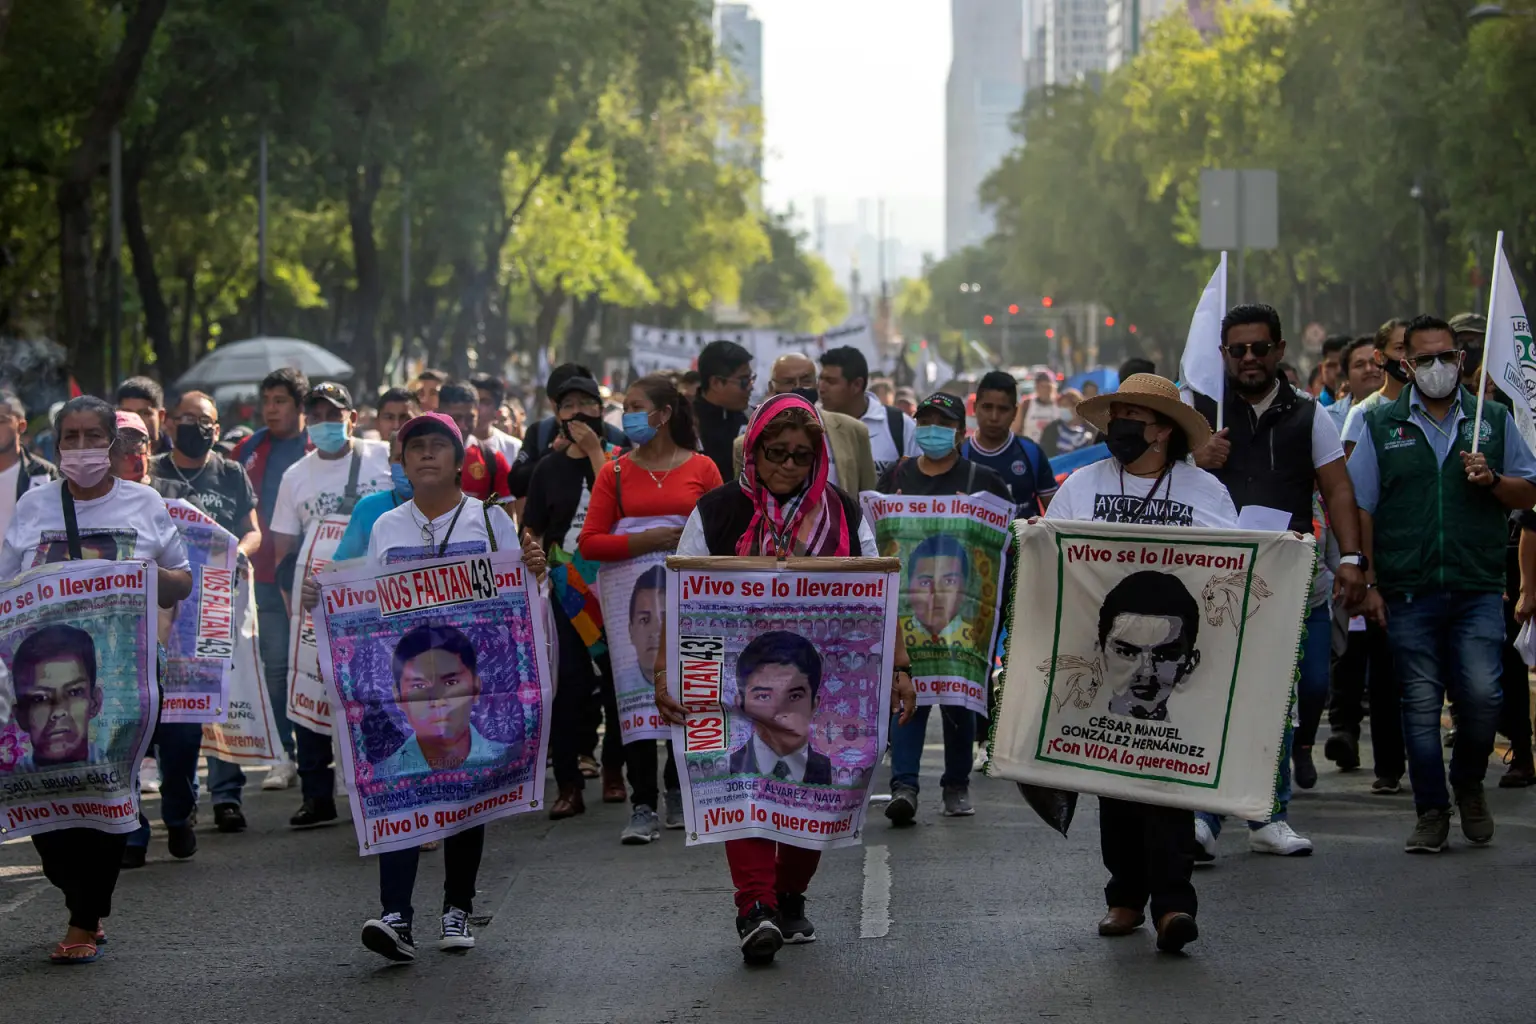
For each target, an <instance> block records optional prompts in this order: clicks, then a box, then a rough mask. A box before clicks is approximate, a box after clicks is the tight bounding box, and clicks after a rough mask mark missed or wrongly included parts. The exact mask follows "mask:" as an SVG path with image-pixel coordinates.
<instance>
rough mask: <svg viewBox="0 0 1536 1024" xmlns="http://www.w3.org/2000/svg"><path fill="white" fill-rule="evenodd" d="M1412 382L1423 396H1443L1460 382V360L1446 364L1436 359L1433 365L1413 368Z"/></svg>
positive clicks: (1453, 389) (1454, 388)
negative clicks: (1421, 368)
mask: <svg viewBox="0 0 1536 1024" xmlns="http://www.w3.org/2000/svg"><path fill="white" fill-rule="evenodd" d="M1413 382H1414V383H1415V384H1417V385H1418V387H1419V390H1420V391H1422V392H1423V393H1424V397H1425V398H1444V397H1445V396H1446V395H1449V394H1450V393H1451V392H1453V391H1455V390H1456V386H1457V385H1458V384H1460V383H1461V361H1460V360H1457V361H1456V362H1454V363H1449V364H1447V363H1442V362H1440V361H1439V360H1436V361H1435V364H1434V365H1433V366H1430V367H1428V368H1426V369H1423V370H1418V369H1416V370H1414V371H1413Z"/></svg>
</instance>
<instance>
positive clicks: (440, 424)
mask: <svg viewBox="0 0 1536 1024" xmlns="http://www.w3.org/2000/svg"><path fill="white" fill-rule="evenodd" d="M417 434H442V435H443V436H444V437H447V438H448V439H449V440H451V441H452V442H453V449H454V452H455V454H457V455H459V456H462V455H463V454H464V435H463V434H461V433H459V425H458V424H457V423H455V422H453V420H452V419H451V418H450V417H448V416H445V415H443V414H442V413H440V412H424V413H422V414H421V415H420V416H412V417H411V418H410V419H408V420H406V421H405V425H404V426H403V427H401V428H400V432H399V433H398V434H396V435H395V436H396V437H398V438H399V439H400V446H401V447H402V448H403V447H405V443H406V442H407V441H409V440H410V439H411V438H413V437H415V436H416V435H417Z"/></svg>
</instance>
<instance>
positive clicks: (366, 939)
mask: <svg viewBox="0 0 1536 1024" xmlns="http://www.w3.org/2000/svg"><path fill="white" fill-rule="evenodd" d="M363 945H365V946H367V947H368V948H369V949H371V950H373V951H374V952H375V953H377V954H379V956H381V957H383V958H384V959H386V960H393V961H394V962H395V963H397V964H408V963H410V962H411V961H412V960H415V959H416V940H415V939H413V938H411V926H410V925H409V924H407V923H406V920H405V918H403V917H401V916H400V915H399V914H385V915H384V916H383V917H376V918H374V919H373V920H371V921H365V922H364V923H363Z"/></svg>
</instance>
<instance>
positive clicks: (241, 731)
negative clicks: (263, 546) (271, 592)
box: [202, 576, 283, 765]
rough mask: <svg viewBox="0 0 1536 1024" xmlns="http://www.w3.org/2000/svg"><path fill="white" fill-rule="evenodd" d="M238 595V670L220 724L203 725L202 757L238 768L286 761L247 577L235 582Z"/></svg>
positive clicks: (231, 679) (252, 591)
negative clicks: (264, 669)
mask: <svg viewBox="0 0 1536 1024" xmlns="http://www.w3.org/2000/svg"><path fill="white" fill-rule="evenodd" d="M236 586H237V587H238V589H237V590H236V592H235V622H236V623H238V626H237V628H236V632H235V657H234V667H233V668H232V669H231V670H230V674H229V691H228V694H227V697H226V703H225V708H226V709H227V711H228V713H227V714H226V715H225V717H224V719H223V720H222V721H218V722H204V723H203V749H202V753H203V754H204V755H206V756H209V757H216V758H218V759H219V760H221V761H231V762H234V763H236V764H243V765H258V764H273V763H275V762H277V761H280V760H282V757H283V750H282V748H281V747H280V746H278V741H277V719H276V717H275V715H274V714H273V707H272V700H271V696H270V694H268V692H267V677H266V674H265V673H264V672H263V671H262V665H261V652H260V649H259V645H258V643H257V640H256V597H255V588H254V587H253V586H252V584H251V580H250V578H249V576H247V578H246V579H244V580H240V581H238V582H237V584H236Z"/></svg>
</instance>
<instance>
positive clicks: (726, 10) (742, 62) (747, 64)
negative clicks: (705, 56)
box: [715, 4, 763, 177]
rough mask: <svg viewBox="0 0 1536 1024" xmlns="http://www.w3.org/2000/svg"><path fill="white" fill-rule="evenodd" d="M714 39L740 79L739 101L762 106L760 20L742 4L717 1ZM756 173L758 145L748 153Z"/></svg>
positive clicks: (759, 155)
mask: <svg viewBox="0 0 1536 1024" xmlns="http://www.w3.org/2000/svg"><path fill="white" fill-rule="evenodd" d="M715 39H716V41H717V43H718V45H719V48H720V53H721V54H722V55H723V56H724V57H725V59H726V60H728V61H730V63H731V68H732V70H734V71H735V72H736V75H737V77H738V78H740V79H741V84H742V97H741V101H742V102H743V103H745V104H747V105H748V106H753V107H757V108H758V109H759V110H762V108H763V23H762V22H761V21H758V20H757V17H756V16H755V15H753V13H752V8H751V7H749V6H748V5H746V4H720V5H719V6H717V7H716V8H715ZM751 162H752V164H753V166H754V167H755V169H756V170H757V174H758V177H762V174H763V154H762V151H761V149H759V150H757V151H756V152H754V153H753V154H752V155H751Z"/></svg>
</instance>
